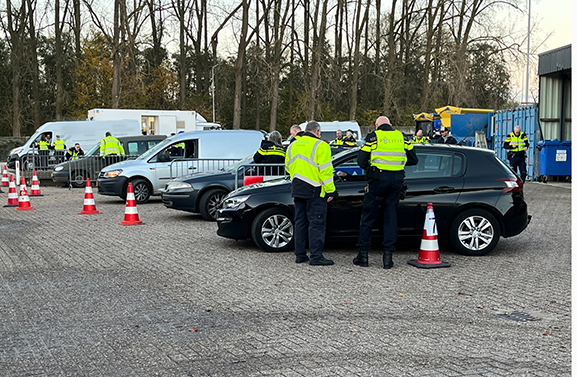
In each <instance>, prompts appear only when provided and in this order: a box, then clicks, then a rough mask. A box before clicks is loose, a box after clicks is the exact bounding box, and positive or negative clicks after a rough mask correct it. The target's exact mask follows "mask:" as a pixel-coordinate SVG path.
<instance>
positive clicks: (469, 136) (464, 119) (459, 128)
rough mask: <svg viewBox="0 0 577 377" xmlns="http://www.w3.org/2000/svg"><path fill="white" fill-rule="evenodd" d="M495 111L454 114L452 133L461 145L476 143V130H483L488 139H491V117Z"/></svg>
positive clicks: (452, 117) (452, 116)
mask: <svg viewBox="0 0 577 377" xmlns="http://www.w3.org/2000/svg"><path fill="white" fill-rule="evenodd" d="M492 116H493V113H486V114H477V113H467V114H452V115H451V135H453V137H454V138H455V139H457V143H459V144H461V145H469V146H472V145H475V132H476V131H483V132H484V133H485V136H486V137H487V139H488V140H491V130H490V128H489V126H490V125H491V117H492Z"/></svg>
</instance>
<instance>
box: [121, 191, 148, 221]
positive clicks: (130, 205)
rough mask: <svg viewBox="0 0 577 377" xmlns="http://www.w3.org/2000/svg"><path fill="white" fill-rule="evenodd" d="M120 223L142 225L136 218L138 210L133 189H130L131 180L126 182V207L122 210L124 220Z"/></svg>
mask: <svg viewBox="0 0 577 377" xmlns="http://www.w3.org/2000/svg"><path fill="white" fill-rule="evenodd" d="M120 225H144V223H143V222H142V221H140V219H139V218H138V210H137V209H136V199H135V198H134V191H132V182H128V190H127V191H126V209H125V210H124V221H122V222H120Z"/></svg>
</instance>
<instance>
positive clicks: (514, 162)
mask: <svg viewBox="0 0 577 377" xmlns="http://www.w3.org/2000/svg"><path fill="white" fill-rule="evenodd" d="M503 148H505V149H508V150H509V152H507V159H508V160H509V163H510V164H511V167H512V168H513V171H514V172H515V173H517V168H519V169H518V171H519V175H520V176H521V180H522V181H523V183H525V178H527V164H526V163H525V157H526V156H527V155H526V151H527V149H529V139H527V135H526V134H525V133H523V132H521V126H515V128H514V129H513V132H511V133H510V134H509V135H507V138H506V139H505V144H503Z"/></svg>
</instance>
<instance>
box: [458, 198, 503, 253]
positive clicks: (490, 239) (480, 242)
mask: <svg viewBox="0 0 577 377" xmlns="http://www.w3.org/2000/svg"><path fill="white" fill-rule="evenodd" d="M500 236H501V228H500V227H499V223H498V222H497V219H495V217H494V216H493V215H491V214H490V213H489V212H487V211H485V210H483V209H469V210H466V211H464V212H462V213H460V214H459V215H457V217H456V218H455V220H453V223H452V224H451V230H450V239H451V243H452V244H453V247H455V249H456V250H457V251H458V252H459V253H461V254H464V255H471V256H481V255H486V254H488V253H489V252H490V251H491V250H493V249H494V248H495V246H497V242H499V237H500Z"/></svg>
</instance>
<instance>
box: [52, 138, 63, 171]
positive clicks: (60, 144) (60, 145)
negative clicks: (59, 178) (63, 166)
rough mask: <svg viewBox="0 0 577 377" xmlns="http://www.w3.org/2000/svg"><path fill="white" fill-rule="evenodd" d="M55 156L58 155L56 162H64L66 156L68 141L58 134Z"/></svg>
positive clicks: (55, 143)
mask: <svg viewBox="0 0 577 377" xmlns="http://www.w3.org/2000/svg"><path fill="white" fill-rule="evenodd" d="M53 147H54V156H55V157H56V163H57V164H59V163H61V162H62V159H63V157H64V150H65V149H66V143H64V140H61V139H60V135H56V140H54V144H53Z"/></svg>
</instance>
